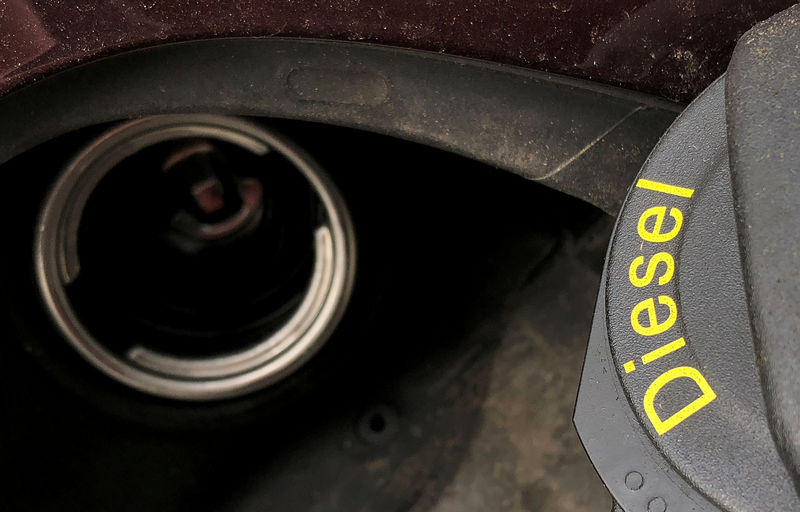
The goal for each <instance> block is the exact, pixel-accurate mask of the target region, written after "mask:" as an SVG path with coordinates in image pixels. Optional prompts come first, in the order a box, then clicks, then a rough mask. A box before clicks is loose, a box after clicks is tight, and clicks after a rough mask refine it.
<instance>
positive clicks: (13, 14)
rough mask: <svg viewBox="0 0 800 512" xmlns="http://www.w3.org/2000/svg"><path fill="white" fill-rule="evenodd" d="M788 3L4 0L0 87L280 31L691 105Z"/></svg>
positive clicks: (717, 0)
mask: <svg viewBox="0 0 800 512" xmlns="http://www.w3.org/2000/svg"><path fill="white" fill-rule="evenodd" d="M793 3H794V1H793V0H742V1H738V2H733V1H725V0H650V1H648V0H466V1H459V0H408V1H402V2H398V1H395V2H385V1H384V2H382V1H380V0H274V1H263V0H261V1H259V0H175V1H159V0H139V1H125V0H104V1H101V0H73V1H62V0H0V34H1V35H2V40H1V41H0V93H6V92H8V91H10V90H13V89H15V88H17V87H20V86H22V85H24V84H26V83H30V82H32V81H35V80H38V79H40V78H42V77H44V76H46V75H48V74H50V73H53V72H55V71H58V70H61V69H65V68H67V67H69V66H72V65H75V64H77V63H80V62H85V61H88V60H91V59H94V58H97V57H100V56H104V55H110V54H113V53H116V52H120V51H123V50H127V49H133V48H138V47H143V46H151V45H156V44H162V43H164V42H167V41H182V40H190V39H200V38H211V37H232V36H285V37H311V38H324V39H336V40H347V41H364V42H371V43H379V44H386V45H396V46H402V47H406V48H416V49H422V50H432V51H438V52H443V53H449V54H454V55H462V56H468V57H477V58H482V59H489V60H493V61H497V62H505V63H510V64H516V65H521V66H526V67H530V68H534V69H539V70H544V71H551V72H558V73H564V74H567V75H571V76H576V77H580V78H587V79H591V80H597V81H600V82H605V83H609V84H615V85H621V86H623V87H628V88H632V89H638V90H642V91H647V92H652V93H656V94H660V95H662V96H665V97H667V98H670V99H676V100H684V101H685V100H688V99H690V98H692V97H693V96H694V95H695V94H697V93H698V92H699V91H700V90H702V89H703V88H704V87H705V86H706V85H707V84H708V83H710V81H711V80H713V79H714V78H715V77H716V76H718V75H719V74H720V73H722V71H723V70H724V68H725V65H726V64H727V61H728V59H729V57H730V53H731V51H732V50H733V45H734V43H735V41H736V39H737V38H738V37H739V35H740V34H742V33H743V32H744V31H745V30H746V29H747V28H748V27H750V26H751V25H752V24H754V23H755V22H757V21H759V20H762V19H765V18H767V17H768V16H770V15H771V14H773V13H775V12H777V11H779V10H781V9H783V8H785V7H787V6H789V5H791V4H793Z"/></svg>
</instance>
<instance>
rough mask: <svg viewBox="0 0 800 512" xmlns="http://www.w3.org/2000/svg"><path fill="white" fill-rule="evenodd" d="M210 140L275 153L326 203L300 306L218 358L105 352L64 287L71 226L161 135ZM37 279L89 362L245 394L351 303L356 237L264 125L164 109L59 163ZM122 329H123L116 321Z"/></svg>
mask: <svg viewBox="0 0 800 512" xmlns="http://www.w3.org/2000/svg"><path fill="white" fill-rule="evenodd" d="M197 137H203V138H209V139H215V140H219V141H223V142H226V143H229V144H234V145H237V146H239V147H241V148H243V149H246V150H248V151H251V152H253V153H255V154H257V155H263V154H266V153H267V152H269V151H277V152H278V153H280V154H281V155H282V156H283V157H284V158H286V159H287V160H289V161H290V162H291V163H292V165H293V166H294V167H295V168H296V169H297V170H299V171H300V172H301V173H302V174H303V175H304V177H305V179H306V180H307V181H308V183H309V184H310V185H311V187H312V188H313V190H314V192H315V193H316V195H317V196H318V199H319V201H320V203H321V204H322V205H323V207H324V209H325V213H326V215H325V220H324V221H323V222H322V224H320V225H319V226H317V228H316V229H315V231H314V240H313V241H312V242H313V247H314V251H315V261H314V264H313V271H312V275H311V277H310V280H309V282H308V285H307V287H306V292H305V296H304V297H303V299H302V301H301V303H300V305H299V306H298V307H297V309H296V310H295V311H294V313H293V314H292V315H291V316H290V318H289V319H288V320H286V321H285V322H284V323H283V325H282V326H281V327H280V328H278V329H277V330H276V331H275V332H272V333H270V334H269V335H266V336H265V337H264V338H263V339H261V340H260V341H259V342H258V343H256V344H255V345H254V346H252V347H249V348H247V349H243V350H241V351H239V352H234V353H227V354H221V355H219V356H215V357H205V358H190V357H178V356H174V355H170V354H165V353H161V352H158V351H155V350H152V349H150V348H148V347H147V346H146V344H145V343H139V344H135V345H134V346H133V347H132V348H130V349H129V350H128V351H127V352H126V353H125V354H116V353H114V352H112V351H110V350H109V349H108V348H106V346H105V345H104V344H103V343H102V342H101V340H98V339H96V338H95V337H94V336H93V335H92V333H90V332H89V330H88V329H87V328H86V327H85V326H84V325H83V323H82V322H81V320H80V318H78V315H77V314H76V312H75V310H74V309H73V307H72V304H71V302H70V300H69V297H68V295H67V293H66V288H65V287H66V286H67V285H69V284H70V283H71V282H72V281H73V280H74V279H75V278H76V276H77V275H78V273H79V272H80V262H79V260H78V251H77V232H78V227H79V225H80V221H81V216H82V213H83V209H84V207H85V205H86V202H87V201H88V199H89V196H90V195H91V193H92V191H93V190H94V189H95V187H96V186H97V184H98V183H99V182H100V180H101V179H102V178H103V177H104V176H105V175H106V174H107V173H108V172H109V171H110V170H111V169H112V168H114V167H115V166H116V165H117V164H119V163H120V162H121V161H122V160H124V159H125V158H127V157H129V156H131V155H133V154H134V153H136V152H138V151H140V150H142V149H144V148H146V147H148V146H152V145H153V144H157V143H160V142H165V141H171V140H177V139H183V138H197ZM37 228H38V229H37V233H36V241H35V265H36V277H37V281H38V285H39V288H40V290H41V293H42V295H43V298H44V302H45V304H46V306H47V310H48V312H49V314H50V316H51V317H52V318H53V320H54V321H55V324H56V326H57V327H58V329H59V330H60V331H61V333H62V334H63V335H64V336H65V338H66V339H67V341H68V342H69V343H70V344H71V345H72V346H73V347H74V348H75V349H77V350H78V352H79V353H80V354H81V355H82V356H83V357H84V358H85V359H86V360H87V361H88V362H90V363H91V364H92V365H94V366H95V367H96V368H98V369H99V370H101V371H102V372H104V373H105V374H107V375H108V376H110V377H112V378H114V379H116V380H117V381H119V382H122V383H124V384H126V385H128V386H130V387H133V388H135V389H138V390H140V391H143V392H146V393H150V394H152V395H156V396H160V397H166V398H173V399H181V400H192V401H203V400H215V399H222V398H229V397H234V396H239V395H243V394H245V393H248V392H251V391H255V390H257V389H260V388H263V387H265V386H267V385H269V384H271V383H274V382H276V381H277V380H279V379H281V378H282V377H284V376H286V375H287V374H289V373H290V372H292V371H294V370H295V369H297V368H298V367H299V366H300V365H301V364H303V363H304V362H305V361H306V360H308V358H309V357H311V356H312V355H313V354H314V353H315V352H316V351H317V350H318V349H319V348H320V347H321V346H322V345H323V344H324V343H325V341H326V340H327V338H328V337H329V336H330V334H331V332H332V330H333V329H334V328H335V326H336V324H337V323H338V321H339V319H340V317H341V315H342V313H343V311H344V309H345V307H346V305H347V302H348V300H349V296H350V292H351V289H352V285H353V279H354V270H355V241H354V235H353V229H352V226H351V221H350V217H349V214H348V212H347V209H346V207H345V204H344V201H343V200H342V198H341V196H340V195H339V193H338V191H337V190H336V188H335V187H334V185H333V184H332V182H331V181H330V179H329V178H328V177H327V176H326V175H325V174H324V173H323V172H322V171H321V170H320V169H319V168H318V167H317V166H316V164H315V163H314V162H313V161H312V160H311V159H310V158H309V157H308V156H306V155H305V154H304V153H303V152H302V151H300V150H299V149H297V148H295V147H294V146H293V145H292V144H290V143H288V142H287V141H285V140H283V139H282V138H280V137H278V136H276V135H274V134H272V133H270V132H269V131H267V130H265V129H264V128H262V127H260V126H257V125H255V124H252V123H249V122H247V121H244V120H241V119H238V118H233V117H226V116H216V115H163V116H153V117H147V118H143V119H139V120H135V121H131V122H127V123H124V124H122V125H120V126H118V127H116V128H114V129H112V130H111V131H109V132H107V133H105V134H104V135H102V136H101V137H100V138H98V139H97V140H95V141H94V142H93V143H92V144H90V145H89V146H88V147H87V148H86V149H84V150H83V151H82V152H81V153H80V154H79V155H78V156H77V157H76V158H75V159H74V160H72V162H71V163H70V164H69V165H68V166H67V167H66V169H65V170H64V171H63V173H62V174H61V176H60V177H59V178H58V180H57V181H56V183H55V185H54V186H53V187H52V189H51V190H50V193H49V194H48V196H47V199H46V201H45V204H44V207H43V209H42V212H41V214H40V217H39V221H38V224H37ZM120 329H124V326H120Z"/></svg>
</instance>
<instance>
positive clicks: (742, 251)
mask: <svg viewBox="0 0 800 512" xmlns="http://www.w3.org/2000/svg"><path fill="white" fill-rule="evenodd" d="M799 75H800V6H795V7H793V8H791V9H789V10H787V11H784V12H783V13H781V14H779V15H778V16H776V17H774V18H772V19H770V20H768V21H767V22H765V23H763V24H761V25H758V26H756V27H755V28H754V29H752V30H751V31H750V32H748V33H747V34H745V36H743V38H742V39H741V40H740V42H739V45H738V46H737V50H736V52H735V54H734V60H733V61H732V64H731V67H730V72H729V74H728V75H727V77H722V78H720V79H719V80H717V81H716V82H715V83H714V84H712V85H711V86H710V87H709V88H708V89H707V90H706V91H705V92H704V93H703V94H702V95H701V96H700V97H699V98H698V99H697V100H696V101H695V102H693V103H692V104H691V105H690V106H689V107H688V108H687V109H686V111H685V112H684V113H683V114H682V115H681V116H680V117H679V118H678V120H677V121H676V122H675V123H674V124H673V126H672V127H671V128H670V130H669V131H668V132H667V133H666V134H665V135H664V137H663V138H662V140H661V142H660V143H659V144H658V146H657V147H656V149H655V150H654V151H653V153H652V154H651V156H650V158H649V160H648V161H647V163H646V164H645V165H644V167H643V169H642V171H641V173H640V175H639V176H638V178H637V180H636V181H635V182H634V184H633V185H632V187H631V189H630V191H629V194H628V197H627V199H626V201H625V204H624V206H623V208H622V211H621V213H620V216H619V219H618V221H617V226H616V228H615V232H614V235H613V237H612V241H611V246H610V248H609V252H608V258H607V262H606V269H605V273H604V277H603V283H602V286H601V291H600V295H599V297H598V302H597V309H596V313H595V319H594V325H593V330H592V336H591V339H590V343H589V349H588V352H587V356H586V363H585V368H584V375H583V378H582V382H581V388H580V391H579V396H578V404H577V407H576V411H575V424H576V427H577V429H578V432H579V434H580V436H581V439H582V440H583V442H584V445H585V447H586V450H587V452H588V453H589V456H590V457H591V459H592V461H593V463H594V464H595V467H596V468H597V470H598V472H599V473H600V475H601V477H602V478H603V480H604V482H605V483H606V485H607V487H608V488H609V490H610V491H611V493H612V495H613V496H614V498H615V500H616V501H617V502H618V503H619V507H621V508H622V510H625V511H628V512H633V511H647V512H664V511H666V510H677V511H689V510H698V511H699V510H708V511H717V510H724V511H736V512H739V511H741V512H745V511H748V512H749V511H754V510H800V498H799V497H798V494H797V489H796V486H795V481H796V476H797V463H796V461H797V454H798V453H800V450H798V449H797V447H798V446H800V443H798V439H799V438H798V433H799V432H800V420H799V419H798V413H799V409H798V401H800V374H798V372H797V371H796V370H797V369H798V367H800V306H799V304H800V279H798V277H800V266H799V265H798V263H800V236H799V235H800V208H798V205H797V202H798V198H799V197H800V196H799V195H798V193H799V192H800V181H799V180H798V178H800V146H799V144H800V136H799V134H800V115H799V114H798V110H800V78H798V76H799ZM737 221H738V222H737ZM757 356H758V357H757ZM762 383H763V384H764V385H765V386H764V387H763V388H762Z"/></svg>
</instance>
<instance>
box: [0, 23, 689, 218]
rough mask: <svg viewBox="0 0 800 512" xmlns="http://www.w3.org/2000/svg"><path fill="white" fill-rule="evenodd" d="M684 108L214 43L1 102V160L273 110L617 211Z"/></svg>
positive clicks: (349, 50)
mask: <svg viewBox="0 0 800 512" xmlns="http://www.w3.org/2000/svg"><path fill="white" fill-rule="evenodd" d="M681 109H682V107H681V106H679V105H676V104H673V103H669V102H665V101H663V100H659V99H656V98H653V97H650V96H646V95H642V94H637V93H633V92H630V91H625V90H622V89H615V88H611V87H605V86H600V85H596V84H592V83H591V82H586V81H580V80H575V79H569V78H564V77H558V76H554V75H549V74H545V73H541V72H535V71H531V70H527V69H523V68H517V67H513V66H506V65H498V64H494V63H491V62H485V61H478V60H470V59H463V58H454V57H450V56H444V55H440V54H436V53H430V52H421V51H408V50H400V49H397V48H388V47H381V46H374V45H366V44H352V43H351V44H348V43H337V42H332V41H325V42H322V41H304V40H297V39H292V40H284V39H257V38H248V39H217V40H211V41H197V42H190V43H181V44H171V45H165V46H159V47H155V48H149V49H145V50H140V51H135V52H131V53H127V54H122V55H118V56H114V57H110V58H107V59H104V60H99V61H95V62H92V63H90V64H86V65H84V66H81V67H79V68H75V69H72V70H70V71H67V72H64V73H61V74H59V75H55V76H53V77H51V78H49V79H47V80H43V81H42V82H40V83H37V84H33V85H31V86H29V87H27V88H25V89H23V90H21V91H19V92H17V93H14V94H12V95H10V96H8V97H6V98H4V99H2V100H0V162H3V161H6V160H8V159H9V158H10V157H12V156H13V155H16V154H19V153H21V152H22V151H24V150H26V149H30V148H31V147H33V146H35V145H37V144H39V143H41V142H44V141H45V140H48V139H51V138H53V137H55V136H57V135H60V134H63V133H66V132H69V131H72V130H76V129H78V128H82V127H84V126H87V125H91V124H97V123H102V122H107V121H116V120H120V119H125V118H131V117H139V116H142V115H150V114H160V113H175V112H183V113H188V112H212V113H224V114H235V115H249V116H269V117H280V118H290V119H299V120H306V121H316V122H323V123H329V124H335V125H341V126H348V127H353V128H361V129H365V130H369V131H374V132H378V133H383V134H388V135H393V136H396V137H399V138H404V139H408V140H412V141H415V142H421V143H424V144H427V145H430V146H434V147H437V148H440V149H445V150H448V151H452V152H455V153H459V154H462V155H465V156H468V157H470V158H474V159H476V160H480V161H482V162H484V163H488V164H490V165H493V166H496V167H499V168H502V169H506V170H509V171H512V172H515V173H517V174H520V175H522V176H524V177H525V178H528V179H531V180H537V181H540V182H541V183H543V184H545V185H547V186H550V187H552V188H555V189H557V190H561V191H564V192H567V193H569V194H571V195H574V196H576V197H579V198H581V199H584V200H586V201H588V202H590V203H592V204H594V205H596V206H599V207H600V208H602V209H604V210H605V211H606V212H608V213H612V214H616V212H617V211H618V210H619V206H620V205H621V203H622V199H623V197H624V193H625V189H626V187H627V185H628V183H630V180H631V179H632V178H633V176H634V175H635V174H636V172H638V170H639V168H640V167H641V164H642V163H643V162H644V160H645V158H646V157H647V154H648V153H649V151H650V149H651V148H652V147H653V145H655V143H656V142H657V141H658V138H659V137H660V135H661V134H662V133H663V131H664V130H665V129H666V128H667V126H669V124H670V123H671V122H672V120H673V119H674V118H675V115H676V113H677V112H679V111H680V110H681ZM21 122H24V123H25V129H24V130H20V123H21ZM347 150H348V151H369V148H347Z"/></svg>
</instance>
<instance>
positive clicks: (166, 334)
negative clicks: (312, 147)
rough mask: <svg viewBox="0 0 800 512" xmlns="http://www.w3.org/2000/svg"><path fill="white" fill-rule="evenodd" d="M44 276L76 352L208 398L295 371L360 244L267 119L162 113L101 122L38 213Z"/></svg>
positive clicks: (312, 172)
mask: <svg viewBox="0 0 800 512" xmlns="http://www.w3.org/2000/svg"><path fill="white" fill-rule="evenodd" d="M37 228H38V229H37V237H36V241H35V257H36V277H37V280H38V284H39V287H40V290H41V293H42V295H43V298H44V302H45V304H46V306H47V310H48V313H49V315H50V316H51V317H52V319H53V320H54V321H55V323H56V325H57V326H58V328H59V330H60V331H61V332H62V334H63V335H64V336H65V337H66V339H67V340H68V341H69V342H70V343H71V344H72V345H73V346H74V348H76V349H77V350H78V351H79V352H80V353H81V355H82V356H83V357H84V358H85V359H86V360H87V361H89V362H90V363H91V364H93V365H94V366H95V367H97V368H98V369H100V370H101V371H103V372H105V373H106V374H107V375H109V376H111V377H113V378H114V379H116V380H118V381H120V382H122V383H124V384H127V385H128V386H131V387H133V388H136V389H138V390H140V391H143V392H146V393H150V394H153V395H157V396H161V397H166V398H174V399H183V400H194V401H199V400H214V399H221V398H228V397H233V396H238V395H242V394H245V393H248V392H250V391H254V390H256V389H259V388H262V387H264V386H267V385H269V384H271V383H274V382H276V381H277V380H279V379H281V378H282V377H284V376H286V375H287V374H289V373H290V372H292V371H293V370H295V369H297V368H298V367H299V366H300V365H301V364H302V363H303V362H305V361H306V360H307V359H308V358H309V357H311V356H312V355H313V354H314V353H315V352H316V351H317V350H318V349H319V348H320V347H321V345H322V344H324V342H325V341H326V339H327V338H328V336H329V335H330V334H331V332H332V331H333V329H334V328H335V326H336V324H337V322H338V320H339V318H340V317H341V315H342V313H343V311H344V309H345V308H346V305H347V302H348V299H349V296H350V291H351V288H352V285H353V279H354V271H355V240H354V234H353V229H352V226H351V221H350V216H349V214H348V212H347V208H346V206H345V204H344V201H343V199H342V198H341V196H340V194H339V192H338V191H337V189H336V187H335V185H334V184H333V182H332V181H331V180H330V179H329V178H328V177H327V175H326V174H325V173H324V172H323V171H322V170H321V169H319V167H318V166H317V164H315V163H314V161H313V160H312V159H311V158H310V157H309V156H308V155H306V154H305V153H303V151H302V150H300V149H299V148H297V147H296V146H294V145H293V144H292V143H291V142H289V141H287V140H285V139H283V138H282V137H281V136H279V135H276V134H274V133H272V132H270V131H268V130H266V129H264V128H262V127H261V126H258V125H256V124H252V123H250V122H247V121H244V120H241V119H237V118H232V117H223V116H214V115H168V116H154V117H148V118H143V119H139V120H136V121H132V122H127V123H124V124H122V125H119V126H117V127H115V128H113V129H111V130H110V131H108V132H106V133H104V134H102V135H101V136H100V137H98V138H97V139H96V140H94V141H93V142H92V143H90V144H89V145H88V146H87V147H86V148H85V149H84V150H83V151H82V152H81V153H80V154H79V155H78V156H77V157H75V158H74V159H73V160H72V162H71V163H69V164H68V165H67V167H66V168H65V169H64V171H63V172H62V174H61V175H60V176H59V178H58V179H57V181H56V183H55V185H54V186H53V187H52V189H51V190H50V192H49V194H48V196H47V199H46V200H45V203H44V207H43V209H42V211H41V213H40V217H39V221H38V226H37Z"/></svg>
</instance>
